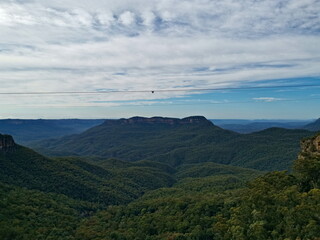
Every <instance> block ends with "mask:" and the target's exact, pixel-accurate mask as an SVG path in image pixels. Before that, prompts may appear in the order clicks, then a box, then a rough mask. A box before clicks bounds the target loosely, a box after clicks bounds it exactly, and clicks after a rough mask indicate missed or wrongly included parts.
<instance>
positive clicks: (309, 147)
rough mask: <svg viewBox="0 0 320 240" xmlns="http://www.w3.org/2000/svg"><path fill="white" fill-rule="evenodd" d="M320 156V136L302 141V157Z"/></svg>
mask: <svg viewBox="0 0 320 240" xmlns="http://www.w3.org/2000/svg"><path fill="white" fill-rule="evenodd" d="M305 154H308V155H314V156H320V134H318V135H317V136H314V137H312V138H308V139H304V140H302V141H301V155H305Z"/></svg>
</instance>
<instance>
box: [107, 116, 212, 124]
mask: <svg viewBox="0 0 320 240" xmlns="http://www.w3.org/2000/svg"><path fill="white" fill-rule="evenodd" d="M103 124H104V125H112V124H114V125H116V124H120V125H125V124H165V125H184V124H205V125H213V124H212V122H211V121H209V120H207V119H206V118H205V117H203V116H192V117H187V118H182V119H179V118H166V117H151V118H146V117H132V118H129V119H125V118H121V119H119V120H106V121H105V122H104V123H103Z"/></svg>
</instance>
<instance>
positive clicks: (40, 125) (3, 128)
mask: <svg viewBox="0 0 320 240" xmlns="http://www.w3.org/2000/svg"><path fill="white" fill-rule="evenodd" d="M104 121H105V119H53V120H49V119H36V120H30V119H2V120H0V133H3V134H10V135H12V136H13V137H14V139H15V141H16V142H18V143H20V144H23V145H29V144H30V143H32V142H34V141H39V140H43V139H50V138H59V137H63V136H67V135H72V134H79V133H82V132H83V131H85V130H87V129H89V128H92V127H94V126H97V125H100V124H102V123H103V122H104ZM211 121H212V122H213V123H214V124H215V125H216V126H219V127H221V128H223V129H227V130H231V131H234V132H238V133H252V132H258V131H262V130H265V129H268V128H271V127H280V128H288V129H306V130H310V131H320V126H319V120H318V121H317V122H311V121H291V120H242V119H211Z"/></svg>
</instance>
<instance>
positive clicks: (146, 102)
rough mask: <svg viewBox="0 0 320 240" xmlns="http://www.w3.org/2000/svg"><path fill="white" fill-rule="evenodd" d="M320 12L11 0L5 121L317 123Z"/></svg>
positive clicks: (295, 1)
mask: <svg viewBox="0 0 320 240" xmlns="http://www.w3.org/2000/svg"><path fill="white" fill-rule="evenodd" d="M319 13H320V0H273V1H270V0H241V1H239V0H187V1H186V0H157V1H153V0H149V1H145V0H130V1H129V0H118V1H109V0H106V1H101V0H90V1H87V0H86V1H85V0H41V1H40V0H0V118H120V117H131V116H149V117H150V116H168V117H186V116H191V115H204V116H206V117H207V118H216V119H218V118H224V119H227V118H233V119H241V118H242V119H316V118H319V117H320V110H319V109H320V108H319V106H320V14H319ZM152 91H154V92H152ZM79 92H81V93H79ZM39 93H41V94H39ZM53 93H54V94H53Z"/></svg>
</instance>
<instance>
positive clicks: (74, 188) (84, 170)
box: [0, 146, 174, 205]
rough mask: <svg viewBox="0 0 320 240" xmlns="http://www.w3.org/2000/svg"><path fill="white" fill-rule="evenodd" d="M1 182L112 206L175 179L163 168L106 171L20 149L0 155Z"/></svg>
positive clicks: (164, 185) (87, 164) (94, 166)
mask: <svg viewBox="0 0 320 240" xmlns="http://www.w3.org/2000/svg"><path fill="white" fill-rule="evenodd" d="M0 181H2V182H4V183H8V184H14V185H17V186H21V187H26V188H29V189H37V190H41V191H44V192H54V193H60V194H65V195H67V196H69V197H72V198H75V199H80V200H85V201H93V202H98V203H101V204H104V205H109V204H124V203H127V202H130V201H132V200H133V199H136V198H138V197H139V196H141V195H142V194H143V193H144V192H146V191H148V190H152V189H155V188H159V187H166V186H170V185H172V184H173V182H174V179H173V178H172V177H171V176H170V175H168V174H167V173H166V172H163V171H162V170H161V169H156V168H151V167H138V166H137V167H132V168H127V169H110V170H107V169H104V168H102V167H99V166H97V165H93V164H89V163H87V162H84V161H82V160H79V159H77V158H58V159H49V158H46V157H43V156H41V155H39V154H37V153H36V152H34V151H32V150H30V149H27V148H24V147H21V146H17V149H16V150H15V151H13V152H9V153H3V152H0Z"/></svg>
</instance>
